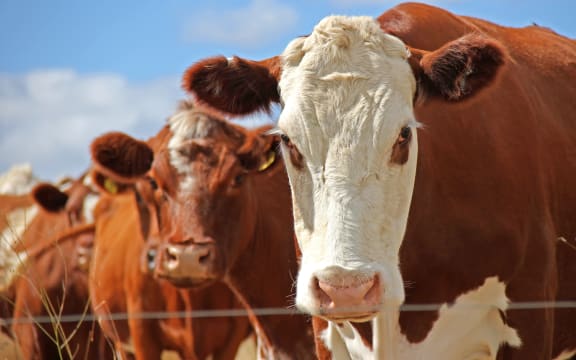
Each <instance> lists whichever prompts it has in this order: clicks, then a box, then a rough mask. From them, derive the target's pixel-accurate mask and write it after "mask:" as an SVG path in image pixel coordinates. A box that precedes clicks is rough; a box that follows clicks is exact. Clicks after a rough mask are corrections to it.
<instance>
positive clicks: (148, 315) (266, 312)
mask: <svg viewBox="0 0 576 360" xmlns="http://www.w3.org/2000/svg"><path fill="white" fill-rule="evenodd" d="M446 306H450V304H445V303H444V304H404V305H402V306H401V307H400V311H403V312H423V311H438V310H440V309H441V308H442V307H446ZM486 307H494V305H485V304H480V303H471V304H458V309H459V311H462V310H474V309H478V308H486ZM355 309H357V308H355ZM535 309H576V301H555V302H550V301H533V302H515V303H509V304H508V306H507V308H506V310H507V311H508V310H535ZM348 310H350V309H342V311H348ZM250 314H253V315H256V316H272V315H308V314H306V313H303V312H301V311H299V310H297V309H287V308H258V309H250V310H245V309H218V310H192V311H172V312H166V311H152V312H142V313H111V314H109V315H105V316H103V315H94V314H66V315H60V316H35V317H22V318H9V319H0V325H2V326H9V325H12V324H15V323H18V324H21V323H34V324H46V323H54V322H59V323H68V322H72V323H76V322H80V321H99V320H113V321H122V320H128V319H134V318H138V319H142V320H163V319H170V318H193V319H194V318H222V317H242V316H249V315H250Z"/></svg>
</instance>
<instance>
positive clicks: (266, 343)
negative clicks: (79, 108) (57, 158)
mask: <svg viewBox="0 0 576 360" xmlns="http://www.w3.org/2000/svg"><path fill="white" fill-rule="evenodd" d="M268 130H269V127H268V126H264V127H261V128H256V129H252V130H248V129H245V128H242V127H240V126H238V125H234V124H232V123H230V122H228V121H227V120H225V119H222V117H221V116H218V114H215V113H214V112H212V111H207V110H205V109H203V108H202V107H196V106H195V105H194V104H193V103H192V102H183V103H181V105H180V108H179V109H178V110H177V111H176V113H175V114H174V115H173V116H171V117H170V118H169V120H168V124H167V125H166V126H164V127H163V128H162V130H160V132H159V133H158V134H157V135H156V136H155V137H154V139H153V140H151V141H149V144H150V145H148V144H146V143H142V142H140V141H138V140H136V139H133V138H131V137H129V136H128V135H126V134H123V133H110V134H105V135H104V136H102V137H100V138H98V139H96V140H95V141H94V142H93V143H92V146H91V149H92V158H93V163H94V164H95V167H97V168H98V169H99V170H101V171H102V172H103V173H105V174H106V175H108V176H109V177H110V178H112V180H115V181H116V182H117V183H119V184H118V185H117V186H114V187H119V188H121V187H122V186H123V185H122V184H125V183H127V182H128V180H130V179H145V178H149V179H150V181H151V183H153V184H154V187H156V188H157V189H156V191H155V198H156V199H157V205H156V207H157V208H158V216H157V219H158V223H159V224H160V226H159V229H160V234H159V241H160V243H161V246H160V247H159V248H158V255H157V260H156V261H157V264H156V268H155V273H156V274H157V275H158V276H159V277H161V278H164V279H167V280H169V281H170V282H172V283H173V284H175V285H177V286H180V287H201V286H208V285H209V284H212V283H214V282H216V281H223V282H224V283H226V285H227V286H229V287H230V288H231V289H232V291H233V292H234V293H235V294H236V296H237V297H238V298H239V299H240V301H241V302H242V303H243V304H244V307H245V308H246V309H247V311H248V315H249V318H250V321H251V324H252V327H253V328H254V331H255V334H256V337H257V343H258V344H257V347H258V350H257V351H258V353H259V356H261V357H263V358H297V359H307V358H310V357H312V356H313V354H314V344H313V338H312V334H311V327H310V324H309V321H308V319H307V318H306V317H304V316H302V315H293V314H288V315H286V314H274V313H272V314H266V313H260V312H258V311H257V310H260V309H261V308H275V309H276V310H278V308H279V310H280V311H283V312H289V311H287V310H288V309H287V308H288V307H290V306H292V304H293V299H292V297H291V294H292V284H293V278H292V274H293V272H295V271H296V270H297V261H296V253H295V247H294V242H293V237H294V231H293V223H292V219H291V218H292V217H291V214H290V202H291V200H290V190H289V187H288V179H287V176H286V173H285V170H284V166H283V165H282V161H281V159H280V157H279V156H277V155H276V152H277V148H278V141H279V138H277V137H273V136H268V135H267V131H268ZM151 152H153V162H152V164H151V165H150V164H148V163H147V162H146V159H149V158H150V157H149V156H150V155H149V154H150V153H151Z"/></svg>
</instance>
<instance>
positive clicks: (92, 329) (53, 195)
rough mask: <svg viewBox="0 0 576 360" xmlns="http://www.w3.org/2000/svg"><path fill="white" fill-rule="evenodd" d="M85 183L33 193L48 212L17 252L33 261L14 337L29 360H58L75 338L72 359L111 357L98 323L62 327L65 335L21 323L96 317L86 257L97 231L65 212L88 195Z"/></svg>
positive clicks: (17, 288) (18, 299)
mask: <svg viewBox="0 0 576 360" xmlns="http://www.w3.org/2000/svg"><path fill="white" fill-rule="evenodd" d="M82 178H83V177H81V178H80V179H78V180H76V181H74V183H73V184H72V186H71V187H70V189H68V190H67V192H66V193H60V194H58V193H57V192H58V191H59V190H58V189H57V188H56V187H54V186H53V185H50V184H39V185H37V186H36V188H35V190H34V191H33V193H34V198H35V199H36V201H37V202H38V203H37V204H38V205H39V206H47V207H48V208H47V209H45V210H42V211H40V212H39V213H38V214H37V215H36V217H35V218H34V219H33V220H32V221H31V223H30V225H29V226H28V227H27V228H26V231H25V232H24V234H23V236H22V241H21V242H20V243H19V244H18V246H17V248H16V250H17V251H25V252H27V254H28V260H27V263H26V264H25V265H24V269H23V272H22V274H20V275H19V276H18V277H17V279H16V280H15V282H14V284H13V290H14V313H13V319H14V320H15V321H16V322H15V323H14V324H13V326H12V331H13V333H14V336H15V338H16V340H17V342H18V344H19V346H20V348H21V350H22V353H23V355H24V358H26V359H53V358H59V357H60V355H59V351H58V349H57V346H58V345H62V344H64V342H65V341H66V338H70V342H69V343H68V346H69V350H70V352H71V353H72V355H73V356H72V357H73V358H76V357H82V358H86V359H102V358H108V357H111V356H112V350H111V348H110V347H109V346H108V345H107V344H106V343H105V341H104V338H103V337H102V334H101V332H100V329H99V327H98V325H97V324H96V323H95V322H94V321H90V320H80V321H79V322H63V323H61V324H60V326H61V329H62V331H63V333H60V332H59V331H60V330H54V326H53V324H46V323H43V324H35V323H30V322H21V321H22V320H27V319H29V318H33V317H37V316H49V314H50V313H51V312H50V311H49V309H50V308H51V309H52V310H51V311H52V312H56V313H57V314H61V315H79V316H81V315H82V314H85V315H86V316H90V315H91V313H92V312H91V311H90V307H89V296H88V285H87V280H88V279H87V273H86V265H87V263H86V262H85V261H86V260H89V255H88V259H87V258H85V254H89V252H90V249H91V247H92V242H93V237H94V229H93V228H92V227H90V225H89V224H86V223H85V220H84V219H82V218H81V217H80V216H78V215H76V210H71V211H72V212H74V214H72V213H71V212H70V211H66V210H65V207H66V201H67V200H68V199H69V198H70V197H75V194H76V193H83V194H84V195H85V194H87V192H86V191H85V190H84V189H82V188H83V187H84V185H82ZM39 189H42V190H39ZM44 190H46V191H44ZM54 199H56V201H55V202H54V201H53V200H54ZM44 200H47V202H43V201H44ZM62 200H63V201H64V203H62ZM80 200H81V201H83V198H82V199H80ZM40 201H42V202H40ZM55 205H57V206H55ZM71 219H72V222H71ZM54 315H55V314H54ZM54 315H53V316H54ZM45 333H48V334H50V336H51V337H54V338H56V339H57V340H53V339H51V338H49V337H48V336H47V335H46V334H45ZM68 355H69V353H68V352H67V351H66V350H62V356H63V358H64V359H68V358H70V357H69V356H68Z"/></svg>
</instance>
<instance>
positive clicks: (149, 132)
mask: <svg viewBox="0 0 576 360" xmlns="http://www.w3.org/2000/svg"><path fill="white" fill-rule="evenodd" d="M179 86H180V79H179V78H178V77H177V76H174V77H168V78H161V79H156V80H153V81H149V82H146V83H141V84H133V83H130V82H129V81H127V80H126V79H125V78H124V77H122V76H120V75H117V74H89V75H80V74H78V73H76V72H74V71H73V70H67V69H60V70H42V71H34V72H31V73H28V74H25V75H10V74H2V73H0V174H1V173H4V172H6V171H7V170H8V169H9V168H10V167H11V166H12V165H15V164H20V163H30V164H31V165H32V168H33V171H34V174H35V175H36V176H38V177H39V178H41V179H44V180H56V179H57V178H59V177H60V176H63V175H70V176H77V175H79V174H80V173H81V172H82V171H84V170H85V169H86V168H87V166H88V165H89V162H90V156H89V145H90V142H91V141H92V140H93V139H94V138H95V137H97V136H99V135H101V134H103V133H105V132H108V131H123V132H126V133H128V134H130V135H132V136H135V137H137V138H140V139H147V138H148V137H150V136H153V135H154V134H156V133H157V132H158V131H159V130H160V128H161V127H162V126H163V125H164V123H165V121H166V119H167V118H168V116H170V115H171V114H172V113H173V112H174V110H175V109H176V106H177V103H178V101H179V100H181V99H183V98H184V97H185V95H184V94H183V93H182V92H181V91H180V88H179ZM276 115H277V114H276ZM235 122H237V123H239V124H241V125H244V126H248V127H250V126H256V125H260V124H263V123H270V118H268V117H267V116H265V115H261V114H260V115H255V116H252V117H249V118H247V119H241V120H240V119H235Z"/></svg>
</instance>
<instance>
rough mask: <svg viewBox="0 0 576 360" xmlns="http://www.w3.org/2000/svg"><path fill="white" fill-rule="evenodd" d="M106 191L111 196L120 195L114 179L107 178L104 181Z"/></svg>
mask: <svg viewBox="0 0 576 360" xmlns="http://www.w3.org/2000/svg"><path fill="white" fill-rule="evenodd" d="M104 189H106V191H108V192H109V193H110V194H116V193H118V184H116V183H115V182H114V181H113V180H112V179H110V178H106V180H104Z"/></svg>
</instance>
